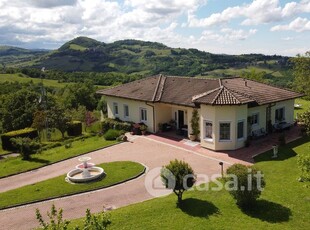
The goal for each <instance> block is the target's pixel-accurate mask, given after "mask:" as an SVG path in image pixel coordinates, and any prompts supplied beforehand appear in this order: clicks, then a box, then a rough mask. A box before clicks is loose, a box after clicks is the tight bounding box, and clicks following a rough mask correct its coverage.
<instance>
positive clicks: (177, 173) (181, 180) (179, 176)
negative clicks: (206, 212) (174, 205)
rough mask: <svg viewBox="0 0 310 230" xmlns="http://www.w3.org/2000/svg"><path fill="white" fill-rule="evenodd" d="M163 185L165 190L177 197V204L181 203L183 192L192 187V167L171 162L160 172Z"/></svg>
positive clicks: (175, 161) (193, 175)
mask: <svg viewBox="0 0 310 230" xmlns="http://www.w3.org/2000/svg"><path fill="white" fill-rule="evenodd" d="M160 176H161V180H162V182H163V184H164V185H165V187H166V188H167V189H172V190H173V192H174V193H175V194H176V195H177V197H178V204H181V202H182V195H183V192H184V191H186V190H188V189H189V188H191V187H193V185H194V184H195V182H196V176H195V174H194V170H193V169H192V167H191V166H190V165H189V164H188V163H186V162H184V161H182V160H180V161H179V160H177V159H175V160H173V161H170V163H169V164H168V165H166V166H163V167H162V169H161V171H160Z"/></svg>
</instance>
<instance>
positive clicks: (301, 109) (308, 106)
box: [294, 98, 310, 117]
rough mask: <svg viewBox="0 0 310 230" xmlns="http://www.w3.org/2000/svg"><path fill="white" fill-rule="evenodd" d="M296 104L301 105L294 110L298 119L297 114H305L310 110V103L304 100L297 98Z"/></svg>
mask: <svg viewBox="0 0 310 230" xmlns="http://www.w3.org/2000/svg"><path fill="white" fill-rule="evenodd" d="M295 104H299V105H301V107H299V108H295V109H294V117H296V115H297V113H299V114H300V113H303V112H306V111H307V110H308V109H310V101H308V100H305V99H302V98H297V99H295Z"/></svg>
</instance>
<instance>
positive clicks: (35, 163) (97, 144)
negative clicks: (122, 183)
mask: <svg viewBox="0 0 310 230" xmlns="http://www.w3.org/2000/svg"><path fill="white" fill-rule="evenodd" d="M115 143H117V142H116V141H105V140H104V139H103V138H102V137H97V136H95V137H91V138H87V139H85V140H84V141H81V140H78V141H74V142H73V143H72V148H69V149H66V148H65V146H60V147H56V148H53V149H49V150H46V151H43V152H42V153H38V154H34V155H31V159H30V160H28V161H25V160H22V158H21V157H10V158H6V159H3V160H1V161H0V166H1V170H0V177H3V176H8V175H12V174H15V173H21V172H25V171H27V170H31V169H35V168H38V167H41V166H44V165H48V164H51V163H54V162H57V161H60V160H64V159H68V158H70V157H74V156H77V155H81V154H83V153H87V152H90V151H93V150H96V149H98V148H103V147H106V146H109V145H112V144H115Z"/></svg>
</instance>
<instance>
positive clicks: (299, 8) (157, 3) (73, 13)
mask: <svg viewBox="0 0 310 230" xmlns="http://www.w3.org/2000/svg"><path fill="white" fill-rule="evenodd" d="M0 9H1V10H0V44H1V45H13V46H19V47H24V48H45V49H56V48H58V47H59V46H61V45H62V44H63V43H64V42H67V41H69V40H71V39H73V38H74V37H77V36H88V37H91V38H94V39H96V40H99V41H102V42H107V43H108V42H113V41H116V40H121V39H139V40H147V41H156V42H161V43H163V44H165V45H168V46H170V47H181V48H197V49H200V50H204V51H207V52H212V53H227V54H244V53H263V54H271V55H273V54H280V55H288V56H295V55H296V54H303V53H305V52H306V51H309V50H310V46H309V41H310V0H299V1H290V0H285V1H284V0H283V1H280V0H254V1H251V0H118V1H107V0H28V1H24V0H0Z"/></svg>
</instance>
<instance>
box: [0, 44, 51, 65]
mask: <svg viewBox="0 0 310 230" xmlns="http://www.w3.org/2000/svg"><path fill="white" fill-rule="evenodd" d="M49 52H50V51H48V50H29V49H22V48H18V47H12V46H0V66H2V67H3V66H19V65H20V64H23V65H27V63H30V62H31V61H32V60H35V59H37V58H40V57H42V56H43V55H45V54H47V53H49Z"/></svg>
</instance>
